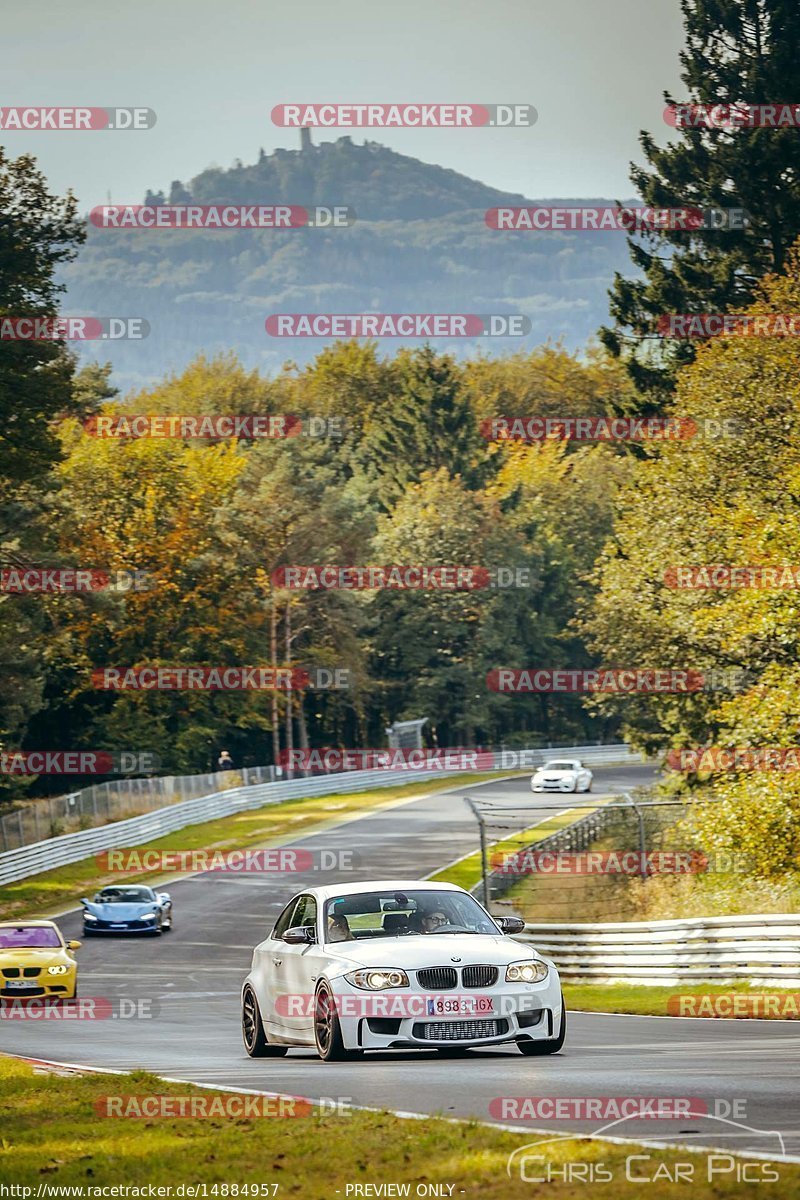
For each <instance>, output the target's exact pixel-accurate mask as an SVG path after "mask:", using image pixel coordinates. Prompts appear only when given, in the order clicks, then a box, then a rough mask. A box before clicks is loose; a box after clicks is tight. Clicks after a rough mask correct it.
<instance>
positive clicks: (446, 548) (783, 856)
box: [0, 0, 800, 872]
mask: <svg viewBox="0 0 800 1200" xmlns="http://www.w3.org/2000/svg"><path fill="white" fill-rule="evenodd" d="M683 9H684V14H685V16H686V21H687V33H688V42H687V50H686V52H685V55H684V60H683V62H684V75H683V79H684V83H685V85H686V89H687V93H688V96H689V97H690V98H691V99H692V100H696V101H699V102H704V101H709V100H711V99H713V98H714V94H715V91H716V90H718V89H719V88H720V87H722V86H723V85H724V86H725V87H727V88H728V89H729V90H730V94H731V96H732V98H735V97H736V96H738V95H742V94H747V95H751V96H761V95H768V96H769V95H771V96H772V98H773V99H775V98H780V96H782V95H786V94H796V91H797V88H796V87H794V80H795V76H796V74H797V71H798V66H797V62H798V61H800V60H798V58H797V55H796V53H795V54H794V55H792V54H789V53H788V52H787V49H786V42H787V39H788V41H789V43H790V46H791V47H793V48H794V50H796V49H797V46H798V42H800V28H798V27H799V26H800V19H798V17H797V13H796V11H795V10H794V9H793V8H792V6H791V5H786V4H784V3H782V2H781V0H752V2H750V0H748V2H747V3H739V2H736V3H734V2H730V0H715V2H714V3H703V4H698V3H696V2H695V0H684V2H683ZM745 89H746V90H745ZM665 99H666V100H670V98H669V97H666V98H665ZM784 132H785V131H778V130H765V129H759V128H753V129H747V130H741V129H737V130H733V131H731V130H728V131H719V130H717V131H713V132H709V131H702V132H698V131H697V130H691V129H690V130H684V131H681V132H680V134H679V136H678V141H677V142H676V143H675V145H674V146H673V148H672V149H671V150H670V151H668V152H661V151H657V149H656V147H655V143H654V140H653V138H652V137H651V136H650V135H647V134H643V135H642V140H643V146H644V148H645V151H646V155H647V158H648V161H649V162H650V164H651V167H652V172H651V173H647V172H645V171H643V170H641V169H638V170H635V171H634V175H633V180H634V183H635V184H636V186H637V187H638V188H639V190H640V192H641V194H642V196H643V199H645V200H646V201H647V202H649V203H662V204H666V203H672V202H677V201H678V199H679V198H680V200H681V201H682V202H691V203H695V204H698V205H703V204H708V205H712V204H714V205H722V204H728V205H735V204H742V205H745V206H746V207H748V208H750V209H753V208H756V207H757V205H758V196H757V195H756V194H755V193H754V191H753V186H752V178H753V173H754V171H755V169H756V164H760V165H761V166H762V167H763V168H764V169H765V170H768V171H769V172H771V175H770V178H772V179H773V184H774V187H772V190H770V191H768V192H765V193H764V197H765V198H764V207H763V211H762V213H761V215H760V216H759V217H758V219H757V220H756V221H755V222H754V224H753V226H752V227H751V228H750V229H749V231H748V232H747V234H746V235H742V237H740V238H738V239H736V238H734V239H731V240H729V241H725V240H724V238H725V236H726V235H724V234H721V233H720V234H718V235H714V236H713V237H711V238H709V237H708V236H707V235H706V234H705V233H702V232H698V233H697V235H696V236H695V235H689V236H688V240H687V242H686V244H684V245H683V247H682V249H680V250H678V251H677V252H676V251H675V247H674V245H670V242H671V241H672V242H674V239H671V237H670V236H669V235H667V234H660V235H655V234H654V235H653V238H652V239H650V241H651V242H652V243H653V245H651V248H650V250H648V251H647V252H646V253H645V252H644V251H642V248H641V244H639V245H638V248H637V247H636V246H634V247H633V248H632V249H633V257H634V267H635V270H634V271H633V274H632V277H631V278H630V279H624V278H622V277H618V278H617V280H616V283H615V284H614V287H613V291H612V306H611V312H612V319H613V320H614V322H615V324H614V325H613V327H609V328H608V329H606V330H604V331H603V335H602V341H603V343H604V348H603V349H602V350H600V349H597V348H594V349H591V348H590V349H588V350H586V352H585V353H583V354H582V355H577V354H574V353H570V352H568V351H567V350H566V349H565V348H563V347H562V346H560V345H558V344H547V345H545V346H542V347H540V348H538V349H536V350H533V351H532V352H526V353H518V354H516V355H513V354H512V355H509V356H507V357H503V358H493V357H483V358H478V359H475V360H472V361H467V362H460V361H456V360H455V359H454V358H453V357H452V356H450V355H448V354H446V353H441V352H439V351H437V350H435V349H432V348H430V347H427V346H426V347H415V348H409V349H404V350H399V351H398V352H396V353H395V354H394V355H393V356H388V355H384V354H382V353H381V352H380V351H379V349H378V348H377V347H376V346H375V345H373V344H369V343H367V344H364V343H359V342H355V341H354V342H338V343H336V344H332V345H330V346H328V347H327V348H325V349H324V350H323V351H322V352H321V353H319V355H318V356H317V357H316V358H315V359H314V361H312V362H310V363H308V364H306V365H303V366H298V365H296V364H287V365H286V366H285V367H284V368H283V370H281V371H279V372H278V373H276V374H274V375H272V376H271V377H267V376H265V375H262V374H259V373H258V372H257V371H255V370H252V369H251V368H250V367H249V366H247V365H243V364H242V363H241V362H240V361H239V360H238V359H237V358H236V356H235V355H234V354H233V353H230V354H227V355H219V356H209V357H202V356H201V357H199V358H197V359H196V360H195V361H194V362H192V363H191V365H189V366H188V367H187V368H186V370H184V371H183V372H182V373H181V374H179V375H177V376H171V377H169V378H166V379H164V380H163V381H162V382H160V383H158V384H157V385H154V386H152V387H148V388H147V389H145V390H142V391H140V392H138V393H136V394H133V395H128V396H125V397H122V396H121V395H119V394H118V393H117V390H116V383H115V380H114V376H113V373H112V372H111V371H110V370H109V369H107V368H102V367H98V366H97V365H91V366H88V367H84V368H83V369H81V370H78V369H77V367H76V363H75V361H74V358H73V357H72V355H71V354H70V353H69V352H68V351H67V350H66V349H65V347H64V345H63V344H60V343H19V342H16V343H2V346H3V350H2V355H3V358H2V363H1V365H0V411H2V430H1V431H0V466H2V468H3V476H4V479H3V486H2V494H0V505H1V506H2V513H3V526H2V534H1V535H0V536H1V537H2V543H1V545H2V553H3V563H4V565H6V566H8V565H12V566H20V565H43V564H44V565H68V566H84V567H95V568H98V569H110V570H114V569H130V570H141V571H145V572H146V573H147V575H148V577H149V579H150V581H151V584H152V586H151V587H150V588H149V589H148V590H145V591H141V592H131V593H127V594H110V593H105V592H102V593H98V594H96V595H55V596H54V595H49V596H48V595H19V596H12V595H7V596H0V649H1V650H2V651H3V653H4V659H5V661H6V664H7V666H6V670H5V675H4V686H3V689H2V692H1V693H0V737H2V742H3V745H4V747H6V748H16V747H25V746H28V747H45V746H46V747H47V748H59V747H65V748H66V747H68V748H80V747H86V748H107V749H116V748H121V747H132V748H141V749H147V750H151V751H154V752H155V753H156V754H158V755H159V757H160V758H161V760H162V770H163V771H164V772H191V771H198V770H204V769H207V768H208V767H209V766H210V763H211V761H212V758H213V755H214V754H215V752H216V750H217V749H218V748H219V747H220V746H222V745H225V746H227V747H228V748H229V749H230V750H231V752H232V753H233V755H234V757H235V759H236V760H237V762H239V763H241V764H246V763H258V762H267V761H274V758H275V755H276V753H277V752H278V751H279V750H280V749H281V748H282V747H284V746H285V745H286V738H287V731H290V732H289V736H291V738H292V739H293V740H295V744H305V743H306V742H307V743H308V744H310V745H312V746H328V745H340V746H357V745H367V746H369V745H381V744H383V742H384V730H385V727H386V725H387V724H389V723H390V722H391V721H394V720H398V719H408V718H415V717H422V716H427V717H428V718H429V719H430V722H431V724H430V730H429V732H430V735H431V736H433V737H435V738H436V739H437V740H438V744H440V745H442V746H446V745H456V744H465V745H466V744H469V745H475V744H483V745H490V744H499V743H501V742H505V743H507V744H512V745H513V744H518V745H519V744H523V743H526V744H531V743H533V742H536V741H539V742H547V741H553V742H558V741H571V740H575V741H582V740H584V739H595V738H597V739H600V738H609V737H614V736H624V737H625V738H627V739H629V740H630V741H631V742H632V743H633V744H634V745H636V746H638V747H640V748H642V749H645V750H647V751H649V752H651V753H656V754H658V753H665V752H666V751H667V750H669V749H670V748H675V747H692V746H726V745H727V746H754V747H759V746H783V747H790V746H793V745H795V744H797V742H798V738H799V737H800V688H799V687H798V685H800V665H798V659H799V651H800V622H799V621H798V602H797V592H796V589H795V590H793V589H783V590H770V589H764V588H760V589H759V588H756V589H754V588H738V589H736V588H735V589H729V590H715V589H713V588H712V589H709V588H706V589H694V590H681V589H679V588H675V587H674V586H671V584H670V581H669V573H670V571H674V569H676V568H678V567H680V566H685V565H691V566H701V565H709V564H718V563H725V564H732V565H742V566H748V565H760V566H775V567H782V566H786V565H792V566H794V567H797V566H798V564H800V517H799V516H798V513H799V512H800V507H799V506H800V450H799V449H798V447H800V344H799V343H798V341H797V339H796V338H791V337H736V336H732V337H720V338H710V339H706V340H705V341H704V342H701V341H698V342H695V343H693V344H692V346H691V347H690V348H689V347H687V346H685V345H684V346H683V347H682V348H678V349H675V347H672V348H671V349H670V348H667V347H666V346H665V344H664V343H663V341H662V342H661V343H660V344H658V345H656V344H655V343H654V341H653V338H652V333H653V328H654V323H655V322H656V320H657V316H658V314H659V313H664V312H670V311H678V312H680V311H684V312H697V313H702V312H720V311H730V312H736V313H742V312H752V313H800V243H798V240H797V239H798V232H800V230H798V228H797V224H798V217H797V214H798V213H800V176H798V173H797V172H796V171H795V170H794V169H793V168H792V169H790V166H791V163H792V162H793V157H794V156H795V155H796V154H797V140H796V130H792V131H790V137H791V144H790V145H787V139H786V138H785V137H784ZM770 139H774V140H770ZM781 155H784V156H785V158H783V159H782V158H781V157H780V156H781ZM781 163H784V165H785V169H783V168H782V167H781ZM786 164H788V165H786ZM209 186H210V185H209ZM204 195H205V193H204ZM206 198H207V197H206ZM0 200H1V201H2V203H3V208H4V210H6V211H7V212H8V213H10V214H11V216H10V218H9V219H7V220H6V222H5V223H0V295H1V296H2V307H3V311H6V312H15V313H17V314H19V312H20V311H24V312H26V313H29V314H31V315H53V314H54V313H55V312H56V311H57V307H58V299H59V296H58V287H57V286H56V285H55V284H54V283H53V279H54V277H55V275H56V273H57V271H58V270H59V269H60V267H61V264H62V263H63V262H65V261H68V260H69V258H70V257H71V256H73V255H74V254H76V253H77V251H78V246H79V244H80V241H81V237H82V232H81V229H80V228H79V226H78V225H77V223H76V220H75V202H74V201H73V200H72V199H71V198H67V199H66V200H62V199H59V198H58V197H55V196H51V195H50V194H49V193H48V190H47V185H46V182H45V181H44V180H43V179H42V177H41V175H40V174H39V173H38V171H37V168H36V165H35V163H34V162H33V161H32V160H30V159H27V158H25V159H18V160H16V161H13V160H10V159H7V158H5V157H0ZM728 236H730V235H728ZM659 239H660V241H659ZM641 412H657V413H658V414H660V415H662V416H669V415H675V416H679V417H684V418H690V419H692V420H694V421H695V422H696V423H697V427H698V430H699V432H698V435H697V436H695V437H691V438H683V439H665V440H661V441H652V442H649V443H646V444H643V445H638V446H630V445H627V446H626V445H624V444H608V443H602V442H596V443H576V442H569V441H563V440H558V439H550V440H547V441H544V442H537V443H531V444H525V443H519V442H513V441H508V440H502V439H501V440H495V441H491V440H487V439H486V437H484V436H482V432H481V422H482V421H484V420H485V419H486V418H488V417H492V416H496V415H518V416H553V417H566V416H570V417H580V416H592V415H602V414H609V413H611V414H613V413H641ZM122 413H125V414H133V413H145V414H178V413H183V414H205V413H207V414H281V413H298V414H302V415H304V416H306V417H308V416H319V417H323V418H325V417H331V418H336V419H337V421H338V422H339V423H340V426H341V436H340V437H327V438H312V437H292V438H287V439H282V440H254V439H250V440H247V439H242V440H235V439H227V440H216V441H208V440H200V439H191V438H187V439H183V440H181V439H144V438H141V439H137V438H127V439H121V440H119V439H118V440H104V439H102V438H98V437H94V436H92V435H91V434H90V433H89V432H87V430H86V428H85V425H84V422H85V421H86V419H87V418H88V417H91V416H92V415H97V414H101V415H118V414H122ZM726 420H732V425H731V428H733V429H734V430H735V433H734V435H733V436H726V437H711V436H708V435H707V434H706V432H705V431H706V430H708V429H709V428H716V429H719V428H724V427H725V426H724V422H725V421H726ZM709 423H710V424H709ZM295 563H305V564H311V563H325V564H328V563H335V564H341V565H348V564H353V565H366V564H391V563H404V564H428V565H451V564H467V565H479V566H486V567H494V566H511V567H524V568H526V569H527V570H528V571H529V573H530V581H531V583H530V586H529V587H525V588H509V589H503V590H501V589H491V588H487V589H480V590H475V591H459V592H445V591H437V592H420V591H415V592H412V591H406V592H399V591H290V590H288V589H286V588H283V587H280V586H276V584H275V583H274V582H273V580H272V578H271V576H272V573H273V572H274V571H275V570H276V569H278V568H280V567H282V566H286V565H289V564H295ZM290 661H291V662H292V663H296V664H315V665H322V666H331V667H334V666H339V667H345V668H347V669H348V670H349V672H350V674H351V680H352V686H351V687H350V688H349V689H348V690H343V691H334V692H306V693H304V694H303V695H302V696H300V695H296V696H295V697H294V711H293V712H292V713H291V714H289V724H288V725H287V711H286V703H287V698H286V696H285V695H277V696H276V695H271V694H267V693H264V692H247V691H245V692H216V693H213V692H203V691H198V692H169V691H167V692H153V691H149V692H125V693H119V694H116V693H109V692H103V691H98V690H97V689H96V688H95V687H93V685H92V671H93V670H95V669H97V668H101V667H105V666H108V665H113V666H137V665H141V664H144V663H147V664H154V663H156V664H162V665H165V666H182V665H187V666H188V665H208V666H215V665H230V666H236V665H264V664H270V663H272V664H286V663H288V662H290ZM597 664H601V665H605V666H620V667H645V668H678V669H686V668H690V669H697V670H709V669H721V668H731V669H742V670H743V671H744V672H746V673H747V677H746V679H745V681H744V683H743V684H742V686H741V687H740V688H739V689H738V690H737V689H735V688H733V689H730V690H728V691H716V692H715V691H701V692H697V693H693V694H690V695H666V694H660V695H659V694H650V695H639V696H635V697H633V696H627V697H610V696H603V697H601V696H595V697H583V698H582V697H580V696H569V695H560V696H544V695H531V696H509V695H500V694H497V693H494V692H492V691H491V690H490V689H489V688H488V687H487V684H486V675H487V672H488V671H489V670H491V669H493V668H496V667H498V666H508V667H534V666H538V667H546V668H557V667H562V666H564V667H571V668H576V667H584V666H592V665H597ZM13 786H18V784H14V785H13ZM671 786H674V787H677V788H686V787H692V788H695V789H697V788H701V789H704V794H707V795H709V796H713V797H716V798H717V799H719V800H720V801H721V807H720V806H719V805H718V806H717V807H716V808H715V809H713V810H712V809H710V808H709V809H707V810H701V811H700V815H699V816H698V818H697V819H698V821H699V822H700V823H701V824H703V823H704V826H703V828H704V836H705V843H706V844H707V845H708V846H709V848H714V847H719V848H722V847H727V846H734V847H738V848H746V849H749V850H751V851H752V852H753V853H754V854H755V855H756V856H757V857H758V861H759V866H760V869H763V870H764V871H765V872H769V871H780V870H787V869H789V868H790V867H792V866H796V865H797V860H798V856H799V855H800V833H798V829H800V823H798V820H797V817H798V809H800V775H798V773H797V772H794V773H781V772H775V771H773V772H769V771H765V772H759V773H757V774H755V775H754V774H753V773H749V772H744V771H724V772H717V773H714V772H711V773H710V774H706V775H704V776H702V777H699V778H698V777H696V776H692V775H689V776H688V777H686V778H678V779H677V780H673V783H672V785H671ZM703 811H705V812H706V813H707V815H706V816H703ZM720 814H722V816H723V817H724V819H721V816H720Z"/></svg>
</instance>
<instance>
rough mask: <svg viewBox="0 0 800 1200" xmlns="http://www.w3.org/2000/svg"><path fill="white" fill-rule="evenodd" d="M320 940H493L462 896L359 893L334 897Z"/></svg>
mask: <svg viewBox="0 0 800 1200" xmlns="http://www.w3.org/2000/svg"><path fill="white" fill-rule="evenodd" d="M324 920H325V931H326V933H325V940H326V941H330V942H346V941H360V940H361V939H363V938H384V937H408V936H415V935H416V936H419V935H425V936H430V937H435V936H442V935H444V934H449V933H486V934H491V935H492V936H494V937H497V935H498V929H497V926H496V925H495V924H494V922H493V921H490V920H489V918H488V917H487V915H486V913H485V912H484V911H483V909H482V908H481V906H480V905H479V904H478V903H477V901H475V900H473V899H472V897H471V896H468V895H467V894H466V893H465V892H444V891H441V892H440V891H428V890H426V889H420V890H418V889H416V888H415V889H413V890H412V891H408V892H402V891H397V892H359V893H357V894H356V895H353V896H335V897H334V898H333V899H331V900H328V902H327V903H326V905H325V915H324Z"/></svg>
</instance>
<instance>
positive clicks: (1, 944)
mask: <svg viewBox="0 0 800 1200" xmlns="http://www.w3.org/2000/svg"><path fill="white" fill-rule="evenodd" d="M60 945H61V938H60V937H59V936H58V933H57V931H56V930H55V929H51V928H50V927H49V926H47V925H18V926H16V928H14V929H0V950H16V949H17V948H20V949H23V948H25V949H27V948H31V949H33V950H38V949H41V950H49V949H50V948H51V947H52V948H55V947H56V946H60Z"/></svg>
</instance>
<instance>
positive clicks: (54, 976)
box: [0, 921, 80, 1000]
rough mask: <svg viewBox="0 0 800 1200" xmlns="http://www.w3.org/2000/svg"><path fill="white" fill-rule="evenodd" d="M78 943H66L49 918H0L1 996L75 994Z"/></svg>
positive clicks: (61, 997)
mask: <svg viewBox="0 0 800 1200" xmlns="http://www.w3.org/2000/svg"><path fill="white" fill-rule="evenodd" d="M79 946H80V942H65V941H64V938H63V937H62V936H61V930H60V929H59V928H58V926H57V925H55V924H54V923H53V922H52V921H0V996H4V997H8V998H9V999H17V1000H22V999H24V998H25V997H27V996H52V997H55V998H60V999H63V1000H71V999H72V998H73V997H74V996H76V995H77V986H78V964H77V963H76V961H75V955H74V954H73V951H74V950H77V949H78V947H79Z"/></svg>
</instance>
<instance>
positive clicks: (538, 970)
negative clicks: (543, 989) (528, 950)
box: [506, 959, 549, 983]
mask: <svg viewBox="0 0 800 1200" xmlns="http://www.w3.org/2000/svg"><path fill="white" fill-rule="evenodd" d="M548 970H549V967H548V966H547V963H546V962H542V961H541V959H534V960H533V961H531V960H530V959H526V961H525V962H514V963H509V964H508V966H507V967H506V983H541V982H542V980H543V979H546V978H547V972H548Z"/></svg>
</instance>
